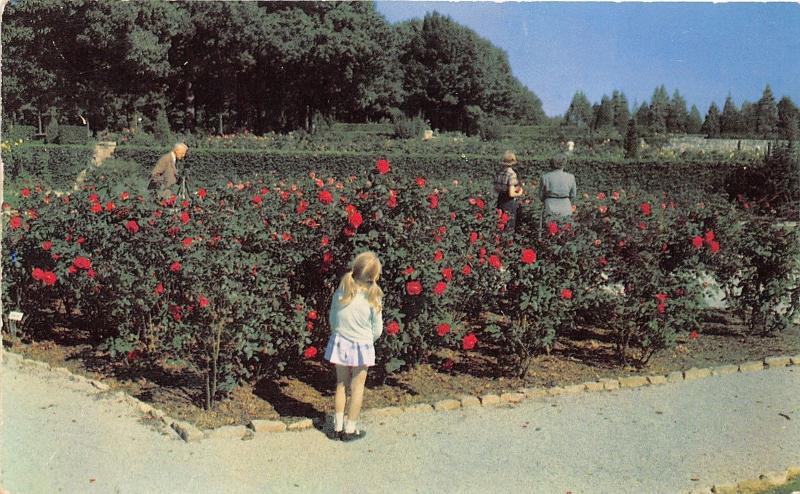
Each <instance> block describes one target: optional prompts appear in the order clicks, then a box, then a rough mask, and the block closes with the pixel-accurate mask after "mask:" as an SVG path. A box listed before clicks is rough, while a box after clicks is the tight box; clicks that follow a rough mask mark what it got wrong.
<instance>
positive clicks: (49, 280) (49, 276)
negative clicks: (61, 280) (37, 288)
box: [42, 271, 58, 286]
mask: <svg viewBox="0 0 800 494" xmlns="http://www.w3.org/2000/svg"><path fill="white" fill-rule="evenodd" d="M56 281H58V278H56V274H55V273H54V272H52V271H45V272H43V273H42V283H44V284H45V285H46V286H53V285H55V284H56Z"/></svg>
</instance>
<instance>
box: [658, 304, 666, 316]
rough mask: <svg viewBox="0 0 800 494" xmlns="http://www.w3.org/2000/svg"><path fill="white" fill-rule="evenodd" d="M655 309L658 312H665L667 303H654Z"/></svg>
mask: <svg viewBox="0 0 800 494" xmlns="http://www.w3.org/2000/svg"><path fill="white" fill-rule="evenodd" d="M656 310H657V311H658V313H659V314H663V313H665V312H666V311H667V304H665V303H660V304H658V305H656Z"/></svg>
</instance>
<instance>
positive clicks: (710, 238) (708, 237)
mask: <svg viewBox="0 0 800 494" xmlns="http://www.w3.org/2000/svg"><path fill="white" fill-rule="evenodd" d="M716 238H717V237H716V235H714V232H713V231H711V230H710V231H707V232H706V234H705V235H703V240H705V242H706V243H707V244H709V245H710V244H711V242H713V241H714V240H715V239H716Z"/></svg>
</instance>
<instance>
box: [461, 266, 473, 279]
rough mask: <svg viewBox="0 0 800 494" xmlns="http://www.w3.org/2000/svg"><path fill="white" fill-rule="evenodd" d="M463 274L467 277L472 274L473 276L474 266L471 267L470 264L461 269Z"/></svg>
mask: <svg viewBox="0 0 800 494" xmlns="http://www.w3.org/2000/svg"><path fill="white" fill-rule="evenodd" d="M461 272H462V273H463V274H464V275H465V276H469V275H470V274H472V266H470V265H469V264H465V265H464V267H463V268H461Z"/></svg>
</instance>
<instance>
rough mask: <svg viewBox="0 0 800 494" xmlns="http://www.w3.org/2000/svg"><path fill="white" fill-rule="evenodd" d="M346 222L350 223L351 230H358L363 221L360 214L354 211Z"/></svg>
mask: <svg viewBox="0 0 800 494" xmlns="http://www.w3.org/2000/svg"><path fill="white" fill-rule="evenodd" d="M348 221H349V222H350V225H352V227H353V228H358V227H359V226H361V224H362V223H363V222H364V219H363V218H362V217H361V213H359V212H358V211H356V212H355V213H353V214H352V215H350V218H349V220H348Z"/></svg>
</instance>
